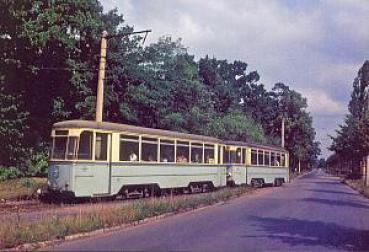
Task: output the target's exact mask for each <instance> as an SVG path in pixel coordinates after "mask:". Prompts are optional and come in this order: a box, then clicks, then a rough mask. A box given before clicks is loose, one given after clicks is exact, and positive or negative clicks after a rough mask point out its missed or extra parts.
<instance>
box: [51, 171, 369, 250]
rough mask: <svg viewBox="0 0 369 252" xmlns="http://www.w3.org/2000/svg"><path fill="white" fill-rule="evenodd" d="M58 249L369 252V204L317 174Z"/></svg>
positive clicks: (64, 245)
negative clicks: (362, 251) (358, 251)
mask: <svg viewBox="0 0 369 252" xmlns="http://www.w3.org/2000/svg"><path fill="white" fill-rule="evenodd" d="M48 249H51V248H48ZM54 249H55V250H63V251H65V250H105V251H107V250H125V251H126V250H135V251H137V250H139V251H173V250H181V251H188V250H189V251H245V250H246V251H255V250H257V251H260V250H265V251H270V250H283V251H287V250H289V251H296V250H299V251H301V250H304V251H306V250H313V251H330V250H331V251H339V250H349V251H352V250H367V251H369V200H368V199H366V198H364V197H362V196H361V195H359V194H358V193H357V192H355V191H353V190H352V189H350V188H349V187H347V186H345V185H344V184H342V183H340V181H339V179H337V178H335V177H331V176H329V175H326V174H325V173H323V172H319V171H315V172H313V173H311V174H309V175H307V176H305V177H303V178H300V179H297V180H295V181H294V182H293V183H291V184H289V185H286V186H283V187H280V188H266V189H262V190H260V191H259V192H257V193H256V194H255V195H252V196H246V197H241V198H238V199H235V200H232V201H230V202H227V203H225V204H222V205H216V206H213V207H210V208H206V209H204V210H200V211H195V212H191V213H186V214H181V215H176V216H174V217H169V218H167V219H163V220H160V221H158V222H154V223H149V224H144V225H141V226H136V227H134V228H130V229H126V230H121V231H117V232H114V233H110V234H104V235H101V236H97V237H90V238H87V239H82V240H76V241H71V242H65V243H62V244H60V245H58V246H56V247H54Z"/></svg>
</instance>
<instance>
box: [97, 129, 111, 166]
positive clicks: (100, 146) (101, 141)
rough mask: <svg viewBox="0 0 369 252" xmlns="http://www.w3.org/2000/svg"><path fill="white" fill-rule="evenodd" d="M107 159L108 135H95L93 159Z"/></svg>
mask: <svg viewBox="0 0 369 252" xmlns="http://www.w3.org/2000/svg"><path fill="white" fill-rule="evenodd" d="M107 157H108V134H103V133H96V140H95V159H96V160H101V161H103V160H107Z"/></svg>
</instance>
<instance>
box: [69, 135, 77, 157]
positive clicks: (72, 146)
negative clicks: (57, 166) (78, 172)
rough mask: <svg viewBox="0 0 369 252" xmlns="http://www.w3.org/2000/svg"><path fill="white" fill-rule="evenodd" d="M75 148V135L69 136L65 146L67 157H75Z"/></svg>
mask: <svg viewBox="0 0 369 252" xmlns="http://www.w3.org/2000/svg"><path fill="white" fill-rule="evenodd" d="M76 150H77V137H69V140H68V148H67V159H75V158H76V154H77V153H76Z"/></svg>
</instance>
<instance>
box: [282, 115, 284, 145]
mask: <svg viewBox="0 0 369 252" xmlns="http://www.w3.org/2000/svg"><path fill="white" fill-rule="evenodd" d="M281 146H282V148H284V116H283V115H282V126H281Z"/></svg>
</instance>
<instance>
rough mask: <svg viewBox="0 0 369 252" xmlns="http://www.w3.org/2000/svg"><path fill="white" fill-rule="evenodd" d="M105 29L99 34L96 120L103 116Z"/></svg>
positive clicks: (106, 34) (100, 119)
mask: <svg viewBox="0 0 369 252" xmlns="http://www.w3.org/2000/svg"><path fill="white" fill-rule="evenodd" d="M107 36H108V32H107V31H103V32H102V34H101V49H100V50H101V52H100V65H99V77H98V82H97V97H96V122H102V119H103V118H102V117H103V114H102V113H103V105H104V79H105V66H106V49H107V46H108V43H107V39H106V37H107Z"/></svg>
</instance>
